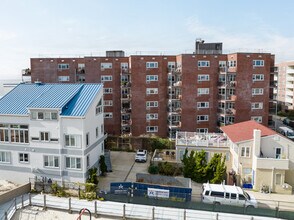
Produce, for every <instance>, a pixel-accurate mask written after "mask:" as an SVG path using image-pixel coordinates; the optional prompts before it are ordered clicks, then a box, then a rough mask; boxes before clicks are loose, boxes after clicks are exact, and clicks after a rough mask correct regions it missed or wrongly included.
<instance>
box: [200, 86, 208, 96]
mask: <svg viewBox="0 0 294 220" xmlns="http://www.w3.org/2000/svg"><path fill="white" fill-rule="evenodd" d="M208 94H209V88H198V89H197V95H208Z"/></svg>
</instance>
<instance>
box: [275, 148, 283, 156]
mask: <svg viewBox="0 0 294 220" xmlns="http://www.w3.org/2000/svg"><path fill="white" fill-rule="evenodd" d="M275 151H276V159H281V154H282V148H280V147H277V148H276V150H275Z"/></svg>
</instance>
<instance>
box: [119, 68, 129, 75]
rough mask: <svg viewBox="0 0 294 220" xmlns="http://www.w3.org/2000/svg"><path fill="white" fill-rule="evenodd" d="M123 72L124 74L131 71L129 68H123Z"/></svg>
mask: <svg viewBox="0 0 294 220" xmlns="http://www.w3.org/2000/svg"><path fill="white" fill-rule="evenodd" d="M121 73H122V74H129V73H130V72H129V69H128V68H123V69H121Z"/></svg>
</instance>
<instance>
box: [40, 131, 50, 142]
mask: <svg viewBox="0 0 294 220" xmlns="http://www.w3.org/2000/svg"><path fill="white" fill-rule="evenodd" d="M49 140H50V139H49V132H48V131H40V141H44V142H48V141H49Z"/></svg>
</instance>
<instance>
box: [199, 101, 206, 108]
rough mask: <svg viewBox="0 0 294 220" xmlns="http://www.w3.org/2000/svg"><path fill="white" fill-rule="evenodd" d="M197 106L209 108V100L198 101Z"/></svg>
mask: <svg viewBox="0 0 294 220" xmlns="http://www.w3.org/2000/svg"><path fill="white" fill-rule="evenodd" d="M197 108H209V102H197Z"/></svg>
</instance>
